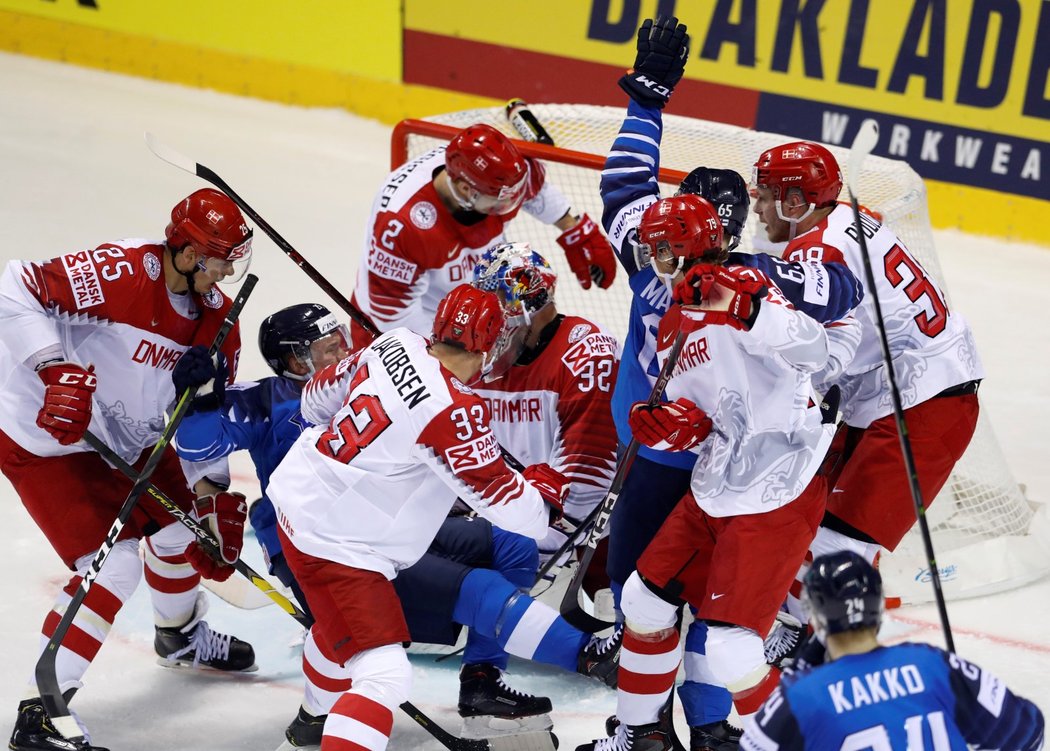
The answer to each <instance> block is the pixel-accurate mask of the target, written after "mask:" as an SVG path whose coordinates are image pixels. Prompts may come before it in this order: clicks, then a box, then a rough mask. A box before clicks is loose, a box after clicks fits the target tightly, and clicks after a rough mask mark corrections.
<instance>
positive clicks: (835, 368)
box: [752, 141, 984, 614]
mask: <svg viewBox="0 0 1050 751" xmlns="http://www.w3.org/2000/svg"><path fill="white" fill-rule="evenodd" d="M752 181H753V188H754V190H755V192H756V201H755V208H754V210H755V213H756V214H757V215H758V219H759V223H760V224H761V225H763V226H764V227H765V231H766V234H767V236H768V239H769V240H770V242H773V243H782V242H787V246H786V249H785V250H784V251H783V258H784V259H786V260H802V259H818V260H822V261H825V262H829V263H834V262H838V263H846V264H847V265H848V266H849V267H850V268H851V269H853V271H854V273H855V274H857V275H858V276H862V275H863V273H864V265H863V264H864V262H863V259H862V257H861V248H860V243H859V241H858V238H857V229H856V226H855V224H854V218H853V212H852V210H851V208H850V207H849V206H848V205H845V204H841V203H836V199H837V198H838V195H839V193H840V192H841V190H842V172H841V171H840V169H839V165H838V162H837V161H836V160H835V157H834V156H833V155H832V154H831V152H830V151H828V150H827V149H826V148H825V147H823V146H821V145H820V144H816V143H809V142H804V141H797V142H792V143H786V144H783V145H781V146H777V147H776V148H772V149H769V150H768V151H765V152H763V153H762V155H761V156H759V158H758V160H757V161H756V163H755V167H754V176H753V178H752ZM860 224H861V231H862V232H863V233H864V236H865V239H866V240H867V248H868V254H869V257H870V260H871V264H872V269H873V270H874V272H875V280H876V281H875V289H874V290H871V289H869V290H865V292H866V295H865V297H864V300H863V301H862V302H861V304H860V306H859V307H858V308H857V310H856V311H855V312H854V314H853V317H854V318H855V319H856V321H857V323H858V324H859V325H857V326H844V327H833V328H829V330H828V336H829V339H830V340H831V343H832V345H833V346H834V347H837V348H845V349H849V350H850V351H851V352H853V353H854V354H853V356H852V359H846V360H845V361H843V358H833V359H830V360H829V366H828V367H827V368H825V369H824V370H823V371H822V372H821V373H819V374H818V376H817V380H818V389H819V390H821V391H823V390H825V389H826V388H827V386H829V385H831V384H837V385H838V386H839V387H840V388H841V400H842V401H841V406H842V419H843V423H844V424H843V426H842V428H841V429H840V431H839V433H838V435H837V436H836V438H835V442H834V444H833V445H832V448H831V451H830V455H829V461H828V466H827V468H826V472H827V474H828V483H829V489H830V492H831V495H830V496H829V498H828V509H827V513H826V514H825V517H824V521H823V523H822V525H821V529H820V531H819V532H818V534H817V538H816V540H814V543H813V551H812V554H813V556H817V555H821V554H823V553H830V552H833V551H836V550H854V551H856V552H858V553H860V554H861V555H863V556H864V557H865V558H867V560H869V561H874V559H875V556H876V555H877V554H878V552H879V550H880V549H882V548H885V549H887V550H890V551H892V550H894V549H895V548H896V547H897V545H898V543H900V541H901V539H902V538H903V537H904V534H905V533H906V532H907V531H908V530H909V529H910V528H911V526H912V525H913V524H914V523H915V505H914V501H913V499H912V496H911V491H910V485H909V481H908V474H907V472H906V471H905V467H904V458H903V456H902V454H901V447H900V441H899V438H898V436H897V426H896V421H895V419H894V415H893V404H892V401H891V398H890V394H891V390H890V385H889V380H888V378H887V373H886V368H885V365H884V363H883V360H882V350H881V346H880V342H879V325H880V324H879V323H878V321H877V320H876V317H875V310H874V299H875V297H876V296H877V297H878V301H879V305H880V307H881V309H882V315H883V322H884V325H885V326H886V336H887V339H888V341H889V347H890V358H891V360H892V361H893V368H894V374H895V377H896V382H897V388H898V390H899V392H900V396H901V400H902V406H903V408H904V418H905V421H906V422H907V424H908V434H909V436H910V440H911V449H912V454H913V456H914V458H915V466H916V470H917V475H918V479H919V486H920V489H921V491H922V498H923V504H924V505H925V506H927V507H928V506H929V504H930V503H931V502H932V501H933V499H934V498H935V497H936V496H937V493H938V492H940V489H941V488H942V487H943V485H944V483H945V481H946V480H947V479H948V476H949V474H950V473H951V471H952V468H953V467H954V466H955V463H956V462H957V461H958V460H959V458H960V457H961V456H962V455H963V453H964V452H965V450H966V447H967V446H968V445H969V443H970V438H971V437H972V436H973V432H974V429H975V427H976V425H977V415H978V411H979V405H978V400H977V387H978V385H979V384H980V381H981V378H982V377H983V376H984V369H983V367H982V365H981V361H980V358H979V357H978V354H977V347H976V344H975V342H974V339H973V333H972V332H971V330H970V327H969V325H968V324H967V323H966V321H965V319H964V318H963V317H962V316H961V315H960V314H959V313H958V311H950V310H949V308H948V302H947V300H946V298H945V296H944V293H943V292H942V291H941V289H940V287H939V286H938V284H937V282H936V280H935V279H934V278H933V277H932V276H931V275H930V274H929V272H928V271H927V270H926V269H925V268H924V267H923V266H922V264H921V263H920V262H919V261H918V259H917V258H915V256H914V255H913V254H912V253H911V252H910V251H909V250H908V248H907V246H906V245H905V244H904V242H903V241H902V240H901V239H900V238H899V237H897V235H895V234H894V232H893V231H892V230H891V229H890V228H889V227H887V226H886V225H884V224H880V223H879V221H878V220H877V219H875V218H874V217H873V216H871V215H869V214H866V213H861V215H860ZM800 581H801V576H800V578H799V581H798V582H796V584H795V586H794V587H793V595H794V596H793V597H792V598H791V600H789V602H790V604H791V606H792V609H793V610H794V611H795V613H796V614H798V604H797V599H795V598H796V597H797V594H798V588H799V586H800Z"/></svg>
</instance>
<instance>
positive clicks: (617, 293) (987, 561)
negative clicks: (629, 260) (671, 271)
mask: <svg viewBox="0 0 1050 751" xmlns="http://www.w3.org/2000/svg"><path fill="white" fill-rule="evenodd" d="M531 109H532V112H533V113H534V114H535V115H536V117H537V118H538V119H539V121H540V122H541V123H543V125H544V127H545V128H546V129H547V131H548V132H549V133H550V135H551V137H552V138H553V140H554V143H555V144H557V146H556V147H551V146H545V145H543V144H536V143H526V142H523V141H519V142H518V144H519V146H520V150H521V151H522V152H523V153H525V154H527V155H529V156H534V157H537V158H539V159H542V160H543V161H544V164H545V165H546V167H547V179H549V180H552V181H553V182H554V184H555V185H557V186H558V187H559V188H560V189H561V190H562V191H563V192H564V193H565V194H566V195H567V196H568V197H569V199H570V201H571V202H572V205H573V208H574V209H575V211H576V212H577V213H582V212H587V213H588V214H589V215H590V216H591V217H592V218H593V219H594V220H595V221H597V222H599V223H600V218H601V214H602V203H601V197H600V195H599V192H598V183H599V178H600V173H601V168H602V164H603V163H604V160H605V155H606V154H607V153H608V151H609V148H610V147H611V145H612V143H613V140H614V138H615V137H616V133H617V132H618V131H619V128H620V124H621V122H622V120H623V117H624V110H623V109H619V108H613V107H597V106H591V105H578V104H572V105H559V104H549V105H533V106H532V107H531ZM479 122H484V123H488V124H490V125H492V126H494V127H495V128H497V129H499V130H501V131H503V132H504V133H506V134H507V135H509V136H511V137H512V138H519V136H518V135H517V134H516V133H515V131H514V130H513V129H512V128H511V127H510V125H509V123H508V122H507V120H506V118H505V116H504V111H503V108H501V107H494V108H491V109H476V110H465V111H462V112H453V113H448V114H443V115H437V116H434V117H430V118H427V119H426V120H406V121H403V122H402V123H400V124H399V125H398V126H397V127H396V128H395V130H394V134H393V137H392V153H391V157H392V158H391V163H392V167H393V166H397V165H399V164H402V163H403V162H405V161H407V160H408V159H411V158H414V157H416V156H419V155H420V154H422V153H423V152H425V151H427V150H429V149H432V148H434V147H435V146H437V145H439V144H443V143H447V141H448V140H449V139H450V138H451V137H452V136H453V135H454V134H455V133H456V132H458V131H459V130H461V129H462V128H464V127H466V126H468V125H470V124H472V123H479ZM790 140H794V139H792V138H790V137H786V136H781V135H777V134H774V133H761V132H756V131H752V130H745V129H742V128H738V127H735V126H730V125H724V124H720V123H713V122H707V121H703V120H696V119H692V118H685V117H679V116H675V115H666V116H665V117H664V135H663V142H662V144H661V149H660V153H661V170H660V183H661V187H662V190H663V195H665V196H667V195H671V194H672V193H673V192H674V190H675V188H676V187H677V184H678V183H679V182H680V181H681V179H682V178H683V177H684V176H685V174H686V172H688V171H689V170H691V169H692V168H694V167H697V166H700V165H707V166H712V167H721V168H732V169H735V170H737V171H738V172H739V173H740V174H741V175H742V176H743V177H744V178H745V179H749V178H750V175H751V165H752V164H753V163H754V161H755V159H756V158H757V156H758V155H759V154H760V153H761V152H763V151H765V150H766V149H768V148H771V147H773V146H776V145H777V144H780V143H784V142H786V141H790ZM828 148H829V149H831V151H832V153H834V154H835V156H836V158H837V159H838V160H839V164H840V165H841V166H842V167H843V169H844V170H845V168H846V166H847V161H848V160H847V154H848V150H847V149H844V148H842V147H839V146H834V145H830V144H828ZM857 192H858V195H859V196H860V197H861V200H862V202H863V203H864V204H865V205H866V206H868V207H869V208H871V209H874V210H876V211H878V212H880V213H881V214H882V216H883V219H884V221H885V223H886V224H888V225H889V226H890V227H891V228H892V229H893V230H894V231H895V232H896V233H897V235H898V236H899V237H900V238H901V239H902V240H904V242H905V243H906V244H907V246H908V248H910V249H911V251H912V252H913V253H914V254H915V255H916V256H917V257H918V259H919V260H920V261H921V262H922V263H923V265H924V266H925V267H926V269H927V270H928V271H929V272H930V273H931V274H932V275H933V276H934V278H936V279H938V280H940V282H941V287H942V289H943V290H944V291H945V294H947V295H948V297H949V302H950V301H951V300H950V293H949V291H948V290H947V289H946V288H945V285H944V276H943V274H942V272H941V268H940V264H939V262H938V259H937V253H936V251H935V249H934V243H933V233H932V231H931V227H930V223H929V217H928V212H927V206H926V189H925V186H924V185H923V182H922V180H921V178H919V176H918V175H917V174H916V173H915V171H914V170H912V169H911V168H910V167H909V166H908V165H907V164H906V163H905V162H902V161H897V160H890V159H884V158H881V157H874V156H873V157H869V158H868V159H867V160H866V161H865V162H864V172H863V174H862V175H861V176H860V180H859V185H858V188H857ZM755 226H756V222H755V217H754V215H753V214H752V215H751V218H750V221H749V225H748V228H747V229H746V230H745V232H744V237H743V239H742V241H741V249H742V250H747V251H755V250H759V249H761V241H759V242H758V243H757V245H758V247H757V248H756V242H755V240H754V233H755ZM557 234H558V233H557V230H555V229H554V228H552V227H550V226H547V225H544V224H541V223H540V222H538V221H536V220H535V219H533V218H532V217H530V216H528V215H527V214H525V213H524V212H520V213H519V216H518V218H515V220H514V221H513V222H512V223H511V224H510V225H509V227H508V229H507V232H506V237H507V238H508V239H509V240H514V241H527V242H530V243H531V244H532V246H533V247H534V248H535V249H537V250H539V251H540V252H541V253H543V255H544V256H545V257H546V258H547V259H548V260H549V261H550V262H551V264H552V265H553V266H554V267H555V269H556V270H557V271H558V275H559V278H560V284H559V285H558V292H557V299H558V307H559V309H561V310H563V311H565V312H569V313H575V314H578V315H583V316H585V317H587V318H590V319H591V320H594V321H596V322H598V323H601V324H603V325H605V326H606V327H608V328H609V329H610V330H611V331H612V332H613V333H615V334H616V336H617V337H619V338H620V340H621V341H622V340H623V337H624V334H625V332H626V330H627V317H628V310H629V306H630V290H629V288H628V286H627V280H626V275H624V274H623V273H620V274H618V275H617V277H616V280H615V282H614V284H613V285H612V287H611V288H609V289H608V290H600V289H597V288H596V287H592V288H591V289H590V290H583V289H582V288H581V287H580V286H579V285H578V284H577V283H576V281H575V277H574V276H573V274H572V272H571V271H570V270H569V268H568V265H567V264H566V263H565V259H564V254H563V253H562V252H561V249H560V248H559V247H558V245H557V243H555V241H554V238H555V237H556V236H557ZM1034 509H1035V507H1034V506H1033V505H1032V504H1030V503H1029V502H1028V501H1027V500H1026V499H1025V497H1024V494H1023V492H1022V490H1021V489H1020V488H1019V487H1018V485H1017V484H1016V482H1015V481H1014V478H1013V476H1012V475H1011V472H1010V470H1009V468H1008V467H1007V464H1006V460H1005V458H1004V457H1003V454H1002V451H1001V450H1000V448H999V444H998V441H997V440H996V438H995V434H994V432H993V430H992V426H991V423H990V421H989V420H988V418H987V416H986V412H985V411H984V410H982V412H981V417H980V420H979V423H978V425H977V431H976V433H975V435H974V437H973V440H972V442H971V443H970V446H969V449H968V450H967V452H966V454H965V455H964V456H963V458H962V460H961V461H959V462H958V464H957V465H956V467H955V470H954V472H953V473H952V476H951V478H950V479H949V481H948V483H947V484H946V485H945V488H944V489H943V490H942V491H941V493H940V495H939V496H938V497H937V499H936V501H935V503H934V504H933V505H932V507H931V508H930V509H929V511H928V512H927V514H926V518H927V520H928V522H929V525H930V528H931V530H932V533H933V543H934V550H935V551H936V556H937V564H938V569H939V571H940V574H941V581H942V586H943V590H944V592H945V595H946V597H949V598H953V597H954V598H961V597H972V596H978V595H983V594H988V593H992V592H997V591H1001V590H1005V589H1010V588H1013V587H1016V586H1020V585H1022V584H1025V583H1027V582H1029V581H1033V580H1035V579H1038V578H1040V577H1042V576H1043V575H1045V574H1046V573H1048V572H1050V544H1048V542H1047V541H1048V540H1050V522H1048V521H1047V519H1046V518H1045V512H1039V513H1038V514H1036V513H1035V510H1034ZM881 566H882V572H883V576H884V578H885V581H886V584H885V586H886V593H887V597H888V600H889V601H890V602H891V604H892V603H898V602H899V603H918V602H926V601H929V600H932V598H933V590H932V587H931V586H930V584H929V577H930V572H929V566H928V563H927V556H926V553H925V550H924V547H923V544H922V538H921V536H920V535H919V532H918V527H917V526H916V527H915V528H913V530H912V531H911V532H910V533H909V534H908V536H907V537H906V538H905V540H904V541H903V542H902V543H901V545H900V546H899V547H898V549H897V550H896V551H895V552H894V553H893V554H892V555H886V556H883V559H882V564H881Z"/></svg>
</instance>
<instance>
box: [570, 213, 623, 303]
mask: <svg viewBox="0 0 1050 751" xmlns="http://www.w3.org/2000/svg"><path fill="white" fill-rule="evenodd" d="M558 245H560V246H562V247H563V248H564V249H565V260H567V261H568V262H569V268H570V269H572V273H574V274H576V279H577V280H578V281H579V283H580V286H581V287H583V288H584V289H590V288H591V282H592V281H593V282H594V283H595V284H597V285H598V286H599V287H601V288H602V289H608V288H609V287H610V286H612V283H613V279H615V278H616V254H615V253H613V249H612V246H611V245H609V241H608V240H606V239H605V236H604V235H602V233H601V232H599V231H598V225H597V224H595V223H594V220H593V219H591V218H590V217H589V216H587V215H586V214H584V215H583V216H581V217H580V221H578V222H576V224H575V225H574V226H572V227H569V229H567V230H565V231H564V232H562V233H561V234H560V235H558Z"/></svg>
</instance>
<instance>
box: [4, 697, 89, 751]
mask: <svg viewBox="0 0 1050 751" xmlns="http://www.w3.org/2000/svg"><path fill="white" fill-rule="evenodd" d="M78 724H79V723H78ZM81 732H83V733H84V737H83V738H82V739H81V740H80V741H78V742H76V743H74V742H72V741H69V740H67V739H66V738H65V737H64V736H63V735H62V734H61V733H59V732H58V730H57V729H56V728H55V726H54V724H52V722H51V718H50V717H48V716H47V712H46V711H45V710H44V702H43V701H41V700H40V699H26V700H25V701H23V702H21V703H20V704H19V705H18V719H17V720H15V729H14V732H12V733H11V740H10V741H8V744H7V747H8V748H10V749H12V751H109V749H107V748H103V747H102V746H92V745H91V741H90V739H89V738H88V737H87V732H86V731H85V730H84V729H83V727H81Z"/></svg>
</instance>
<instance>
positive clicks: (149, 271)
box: [142, 251, 161, 282]
mask: <svg viewBox="0 0 1050 751" xmlns="http://www.w3.org/2000/svg"><path fill="white" fill-rule="evenodd" d="M142 268H143V269H145V270H146V276H148V277H149V278H150V281H153V282H155V281H157V279H159V278H160V272H161V263H160V259H159V258H157V256H156V254H154V253H153V252H152V251H149V252H147V253H146V254H145V255H144V256H142Z"/></svg>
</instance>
